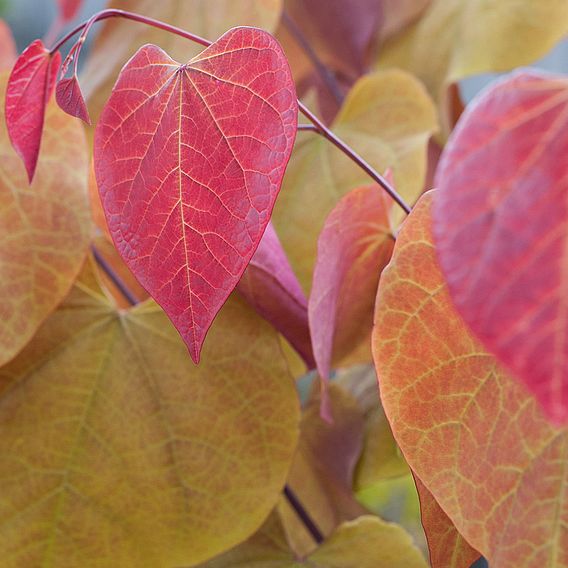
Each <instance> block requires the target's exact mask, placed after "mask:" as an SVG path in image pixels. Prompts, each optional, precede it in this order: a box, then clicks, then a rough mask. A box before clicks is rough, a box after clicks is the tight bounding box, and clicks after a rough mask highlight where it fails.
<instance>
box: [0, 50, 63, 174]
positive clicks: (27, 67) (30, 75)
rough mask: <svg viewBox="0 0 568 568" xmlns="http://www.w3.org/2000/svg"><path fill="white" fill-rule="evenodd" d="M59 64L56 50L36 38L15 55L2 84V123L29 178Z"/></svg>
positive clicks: (35, 163)
mask: <svg viewBox="0 0 568 568" xmlns="http://www.w3.org/2000/svg"><path fill="white" fill-rule="evenodd" d="M60 64H61V55H60V54H59V52H57V53H55V54H54V55H53V56H51V55H50V53H49V51H48V50H47V49H46V48H45V47H44V45H43V43H42V41H41V40H40V39H36V40H35V41H34V42H33V43H31V44H30V45H29V46H28V47H27V48H26V49H25V50H24V51H23V52H22V54H21V55H20V56H19V57H18V59H17V61H16V63H15V65H14V68H13V69H12V73H11V74H10V78H9V80H8V86H7V88H6V101H5V112H6V125H7V127H8V134H9V135H10V140H11V141H12V145H13V146H14V148H15V150H16V152H17V153H18V154H19V155H20V157H21V158H22V160H23V161H24V164H25V166H26V171H27V173H28V179H29V181H30V182H31V181H32V179H33V177H34V173H35V169H36V165H37V160H38V156H39V148H40V144H41V135H42V131H43V123H44V120H45V109H46V106H47V103H48V101H49V99H50V97H51V94H52V93H53V88H54V86H55V80H56V76H57V71H58V69H59V66H60Z"/></svg>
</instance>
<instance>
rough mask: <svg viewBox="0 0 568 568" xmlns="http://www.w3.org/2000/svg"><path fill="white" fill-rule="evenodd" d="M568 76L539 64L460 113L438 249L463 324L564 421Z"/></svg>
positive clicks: (445, 162) (446, 167)
mask: <svg viewBox="0 0 568 568" xmlns="http://www.w3.org/2000/svg"><path fill="white" fill-rule="evenodd" d="M567 156H568V80H567V79H566V78H564V77H556V76H552V75H547V74H543V73H542V74H541V73H537V72H532V71H524V72H520V73H516V74H514V75H512V76H510V77H508V78H507V79H505V80H504V81H501V82H499V83H497V84H496V85H494V86H493V87H491V88H490V89H489V90H487V91H486V92H485V93H484V94H483V95H482V96H480V97H479V98H478V99H477V100H476V101H475V102H474V103H473V104H472V105H471V106H470V107H468V109H467V110H466V111H465V113H464V115H463V117H462V119H461V121H460V123H459V125H458V127H457V129H456V131H455V133H454V135H453V136H452V138H451V139H450V141H449V143H448V145H447V146H446V148H445V150H444V153H443V155H442V159H441V161H440V165H439V168H438V173H437V185H438V187H439V188H440V189H441V191H440V198H439V199H438V200H436V201H435V207H434V221H433V222H434V235H435V239H436V247H437V252H438V256H439V260H440V264H441V267H442V269H443V272H444V275H445V278H446V280H447V283H448V287H449V290H450V294H451V297H452V300H453V302H454V304H455V306H456V307H457V309H458V311H459V313H460V314H461V316H462V317H463V318H464V320H465V322H466V323H467V324H468V325H469V326H470V328H471V329H472V330H473V332H474V333H475V334H476V335H477V337H478V338H479V339H481V341H482V342H483V344H484V345H485V347H486V348H487V349H488V350H489V351H491V352H492V353H493V354H495V355H496V356H497V358H498V359H499V360H500V361H501V362H502V363H504V364H505V365H506V366H507V367H508V368H509V369H510V370H512V371H513V373H514V374H515V375H516V376H517V377H518V378H519V379H521V380H522V381H523V383H524V384H525V385H526V386H527V387H528V389H529V390H530V391H531V392H532V393H533V394H534V395H535V396H536V398H537V399H538V400H539V401H540V403H541V405H542V407H543V409H544V410H545V412H546V413H547V415H548V417H549V418H550V419H551V420H552V421H553V422H555V423H558V424H566V423H568V296H567V291H568V160H567V159H566V158H567Z"/></svg>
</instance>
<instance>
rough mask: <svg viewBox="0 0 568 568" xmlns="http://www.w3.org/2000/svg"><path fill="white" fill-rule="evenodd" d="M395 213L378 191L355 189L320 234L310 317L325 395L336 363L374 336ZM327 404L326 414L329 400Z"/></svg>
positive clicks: (323, 399)
mask: <svg viewBox="0 0 568 568" xmlns="http://www.w3.org/2000/svg"><path fill="white" fill-rule="evenodd" d="M391 208H392V200H391V199H390V197H388V196H387V195H386V194H385V192H384V191H382V190H381V188H379V187H378V186H377V185H372V186H368V187H360V188H357V189H354V190H353V191H351V192H350V193H348V194H347V195H346V196H345V197H343V199H341V201H339V203H338V204H337V205H336V206H335V208H334V209H333V210H332V212H331V213H330V214H329V216H328V217H327V219H326V221H325V225H324V228H323V230H322V232H321V233H320V236H319V239H318V253H317V261H316V266H315V269H314V278H313V284H312V290H311V294H310V299H309V304H308V315H309V322H310V332H311V336H312V345H313V349H314V356H315V360H316V363H317V368H318V372H319V375H320V377H321V378H322V381H323V382H322V389H323V391H324V393H325V388H326V385H327V381H328V379H329V373H330V367H331V363H332V357H333V356H334V355H335V356H336V357H341V356H344V355H345V354H346V353H348V352H349V351H350V350H351V349H352V348H353V347H354V346H356V345H357V343H358V342H359V341H360V340H361V339H363V338H364V337H365V336H367V335H369V334H370V332H371V328H372V324H373V308H374V304H375V296H376V294H377V286H378V283H379V276H380V274H381V271H382V269H383V268H384V266H385V265H386V264H387V262H388V261H389V259H390V257H391V254H392V250H393V246H394V238H393V236H392V230H391V227H390V223H389V212H390V210H391ZM369 349H370V346H369ZM322 403H323V406H322V411H323V412H325V396H322Z"/></svg>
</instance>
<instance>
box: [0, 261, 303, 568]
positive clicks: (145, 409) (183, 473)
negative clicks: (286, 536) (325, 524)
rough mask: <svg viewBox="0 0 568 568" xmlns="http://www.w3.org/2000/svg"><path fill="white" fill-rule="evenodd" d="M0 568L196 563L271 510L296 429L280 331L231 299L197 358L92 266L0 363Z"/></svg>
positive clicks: (152, 309) (155, 313)
mask: <svg viewBox="0 0 568 568" xmlns="http://www.w3.org/2000/svg"><path fill="white" fill-rule="evenodd" d="M0 429H1V431H2V436H1V437H0V487H1V488H2V489H1V490H0V519H1V520H0V550H2V560H1V561H0V563H1V565H2V567H3V568H12V567H13V568H22V567H24V566H25V567H26V568H27V567H30V568H32V567H35V566H43V567H57V568H66V567H72V568H75V567H78V566H81V567H82V568H83V567H84V568H90V567H95V566H96V567H101V566H105V567H106V566H117V567H120V568H128V567H136V568H143V567H148V568H160V567H163V568H171V567H172V566H180V565H182V564H185V565H193V564H196V563H198V562H201V561H204V560H205V559H207V558H209V557H211V556H213V555H215V554H218V553H220V552H222V551H224V550H226V549H228V548H230V547H232V546H234V545H236V544H238V543H239V542H241V541H243V540H244V539H246V538H247V537H248V536H249V535H250V534H252V533H253V532H254V531H255V530H257V529H258V527H259V526H260V525H261V524H262V522H263V521H264V519H265V518H266V516H267V515H268V513H269V511H270V510H271V509H272V508H273V507H274V505H275V503H276V501H277V499H278V497H279V495H280V491H281V489H282V487H283V485H284V482H285V479H286V475H287V472H288V469H289V467H290V463H291V460H292V455H293V452H294V449H295V446H296V441H297V436H298V401H297V395H296V392H295V388H294V384H293V381H292V380H291V378H290V376H289V375H288V373H287V369H286V364H285V361H284V360H283V358H282V356H281V354H280V349H279V344H278V338H277V335H276V333H275V332H274V331H272V329H271V328H270V326H268V324H266V323H264V322H263V321H262V320H261V319H260V318H259V317H257V316H256V315H255V314H254V312H252V310H251V309H249V308H248V307H246V306H245V305H244V303H242V302H240V301H237V299H236V298H232V299H230V300H229V302H228V303H227V304H226V306H225V307H224V308H223V310H222V312H221V313H220V315H219V317H218V319H217V321H216V322H215V324H214V326H213V328H212V330H211V334H210V337H209V341H208V342H207V346H206V347H205V349H204V352H203V358H202V364H201V365H200V366H199V367H196V366H194V365H193V363H192V362H191V360H190V359H189V356H188V354H187V349H186V348H185V346H184V344H183V342H182V341H181V339H180V338H179V336H178V334H177V332H176V331H175V329H174V328H173V326H172V325H171V324H170V323H169V320H168V319H167V318H166V316H165V315H164V314H163V312H162V311H161V310H160V309H159V308H158V307H157V306H156V305H155V304H153V303H152V302H146V303H144V304H141V305H139V306H138V307H136V308H134V309H131V310H128V311H121V312H117V311H116V310H115V309H114V308H113V307H112V306H111V305H110V304H109V303H108V301H107V300H106V298H105V297H104V295H103V294H102V292H101V290H100V287H99V286H98V284H97V282H96V281H95V278H94V276H93V274H92V272H90V271H87V272H86V273H85V274H84V275H83V277H82V278H81V279H80V281H79V282H78V283H77V285H76V286H75V287H74V289H73V290H72V292H71V294H70V296H69V298H68V299H67V300H66V301H65V302H64V304H62V306H61V307H60V309H58V310H57V311H56V312H55V313H54V314H53V315H52V316H51V317H50V318H49V319H48V320H47V321H46V323H45V324H44V325H43V326H42V327H41V329H40V330H39V332H38V333H37V335H36V337H35V338H34V340H33V341H32V342H31V343H30V344H29V345H28V347H26V349H25V350H24V351H23V352H22V354H21V355H20V356H19V357H17V358H16V359H15V360H14V361H13V362H12V363H11V364H9V365H8V366H6V367H4V368H3V369H2V370H1V372H0Z"/></svg>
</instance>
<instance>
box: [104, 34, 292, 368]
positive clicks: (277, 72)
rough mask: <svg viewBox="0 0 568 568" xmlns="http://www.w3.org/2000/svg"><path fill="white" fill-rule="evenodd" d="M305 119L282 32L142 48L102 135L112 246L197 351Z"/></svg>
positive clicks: (264, 218)
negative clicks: (193, 48) (189, 55)
mask: <svg viewBox="0 0 568 568" xmlns="http://www.w3.org/2000/svg"><path fill="white" fill-rule="evenodd" d="M297 120H298V107H297V100H296V93H295V89H294V83H293V81H292V77H291V74H290V69H289V67H288V63H287V61H286V58H285V56H284V54H283V52H282V50H281V48H280V46H279V45H278V43H277V42H276V40H274V38H273V37H272V36H271V35H270V34H268V33H267V32H264V31H262V30H258V29H254V28H235V29H232V30H230V31H228V32H227V33H226V34H225V35H223V36H222V37H221V38H220V39H219V40H218V41H217V42H215V43H214V44H213V45H212V46H210V47H209V48H207V49H206V50H205V51H203V52H202V53H201V54H200V55H198V56H197V57H195V58H194V59H192V60H191V61H190V62H189V63H187V64H179V63H176V62H175V61H173V60H172V59H171V58H170V57H169V56H168V55H167V54H166V53H164V52H163V51H162V50H161V49H160V48H158V47H156V46H153V45H146V46H144V47H142V48H141V49H140V50H139V51H138V52H137V53H136V54H135V55H134V56H133V57H132V59H131V60H130V61H129V62H128V63H127V64H126V65H125V67H124V68H123V70H122V72H121V74H120V76H119V78H118V81H117V83H116V85H115V88H114V90H113V92H112V95H111V97H110V99H109V101H108V103H107V105H106V107H105V109H104V110H103V113H102V115H101V118H100V120H99V122H98V125H97V130H96V133H95V149H94V150H95V174H96V177H97V183H98V186H99V191H100V194H101V199H102V203H103V208H104V210H105V214H106V217H107V222H108V227H109V230H110V233H111V235H112V238H113V240H114V242H115V245H116V247H117V249H118V251H119V252H120V254H121V256H122V257H123V258H124V260H125V261H126V264H127V265H128V266H129V268H130V269H131V270H132V272H133V273H134V275H135V276H136V278H137V279H138V280H139V282H140V283H141V284H142V286H144V288H145V289H146V290H148V292H149V293H150V294H151V295H152V296H153V298H154V299H155V300H156V301H157V302H158V303H159V304H160V305H161V306H162V308H163V309H164V310H165V311H166V313H167V314H168V316H169V317H170V319H171V320H172V322H173V323H174V325H175V326H176V328H177V330H178V331H179V333H180V334H181V336H182V337H183V339H184V341H185V342H186V344H187V346H188V349H189V352H190V355H191V357H192V359H193V360H194V361H195V362H198V361H199V352H200V349H201V345H202V343H203V340H204V338H205V335H206V333H207V330H208V329H209V327H210V325H211V323H212V321H213V319H214V317H215V315H216V314H217V312H218V311H219V309H220V308H221V306H222V305H223V303H224V302H225V300H226V299H227V297H228V296H229V294H230V293H231V291H232V290H233V289H234V287H235V286H236V285H237V283H238V281H239V279H240V277H241V275H242V273H243V272H244V270H245V268H246V266H247V264H248V262H249V261H250V259H251V257H252V255H253V254H254V251H255V250H256V248H257V246H258V243H259V242H260V239H261V237H262V234H263V233H264V230H265V228H266V225H267V224H268V221H269V220H270V215H271V212H272V208H273V206H274V202H275V200H276V196H277V194H278V191H279V189H280V184H281V182H282V177H283V175H284V170H285V168H286V164H287V163H288V160H289V158H290V154H291V151H292V146H293V144H294V138H295V135H296V129H297Z"/></svg>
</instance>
